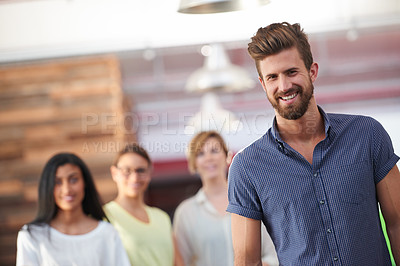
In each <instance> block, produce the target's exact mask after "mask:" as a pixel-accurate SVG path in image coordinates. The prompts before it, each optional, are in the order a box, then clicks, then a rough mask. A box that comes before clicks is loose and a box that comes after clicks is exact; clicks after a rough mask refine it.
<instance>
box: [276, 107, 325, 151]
mask: <svg viewBox="0 0 400 266" xmlns="http://www.w3.org/2000/svg"><path fill="white" fill-rule="evenodd" d="M276 123H277V125H276V126H277V130H278V132H279V135H280V137H281V138H282V140H283V141H285V142H287V143H290V142H313V140H315V139H318V140H320V139H321V138H322V139H323V138H324V137H325V127H324V120H323V117H322V115H321V113H320V112H319V110H318V107H317V105H314V106H310V107H309V108H308V110H307V111H306V113H305V114H304V115H303V116H302V117H300V118H299V119H296V120H288V119H285V118H283V117H281V116H279V115H278V114H277V115H276ZM318 142H319V141H318Z"/></svg>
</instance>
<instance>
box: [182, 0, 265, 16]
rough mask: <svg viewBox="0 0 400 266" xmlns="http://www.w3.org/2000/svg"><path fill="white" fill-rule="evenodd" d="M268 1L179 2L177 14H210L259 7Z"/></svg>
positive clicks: (195, 0)
mask: <svg viewBox="0 0 400 266" xmlns="http://www.w3.org/2000/svg"><path fill="white" fill-rule="evenodd" d="M268 3H269V0H181V2H180V5H179V9H178V12H180V13H186V14H210V13H221V12H230V11H238V10H244V9H248V8H252V7H259V6H262V5H266V4H268Z"/></svg>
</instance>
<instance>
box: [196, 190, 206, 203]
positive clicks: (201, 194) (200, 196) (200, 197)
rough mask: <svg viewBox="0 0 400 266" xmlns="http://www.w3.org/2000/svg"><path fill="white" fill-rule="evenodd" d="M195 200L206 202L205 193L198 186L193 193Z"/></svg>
mask: <svg viewBox="0 0 400 266" xmlns="http://www.w3.org/2000/svg"><path fill="white" fill-rule="evenodd" d="M195 199H196V202H197V203H199V204H203V203H205V202H207V197H206V194H205V193H204V191H203V188H200V189H199V191H197V193H196V195H195Z"/></svg>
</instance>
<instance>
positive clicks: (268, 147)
mask: <svg viewBox="0 0 400 266" xmlns="http://www.w3.org/2000/svg"><path fill="white" fill-rule="evenodd" d="M275 146H276V145H274V140H273V138H272V137H271V135H270V130H268V132H267V133H266V134H264V135H262V136H261V137H259V138H258V139H256V140H254V141H253V142H251V143H250V144H249V145H247V146H246V147H244V148H242V149H241V150H239V151H238V152H237V153H236V154H235V156H234V161H235V160H254V159H257V158H258V159H259V158H267V157H268V156H267V155H268V154H269V153H272V152H273V151H274V150H275V148H276V147H275Z"/></svg>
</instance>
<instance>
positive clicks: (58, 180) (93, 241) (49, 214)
mask: <svg viewBox="0 0 400 266" xmlns="http://www.w3.org/2000/svg"><path fill="white" fill-rule="evenodd" d="M106 219H107V218H106V215H105V213H104V211H103V209H102V205H101V202H100V197H99V195H98V192H97V190H96V187H95V184H94V181H93V178H92V175H91V173H90V171H89V169H88V167H87V166H86V164H85V163H84V162H83V161H82V160H81V159H80V158H79V157H78V156H76V155H75V154H72V153H59V154H56V155H54V156H53V157H52V158H51V159H50V160H49V161H48V162H47V164H46V165H45V167H44V169H43V172H42V175H41V178H40V182H39V204H38V212H37V215H36V218H35V219H34V220H33V221H32V222H30V223H28V224H26V225H24V226H23V228H22V229H21V230H20V231H19V233H18V239H17V263H16V265H17V266H20V265H21V266H22V265H29V266H30V265H41V266H46V265H93V266H96V265H126V266H128V265H130V263H129V260H128V257H127V255H126V252H125V250H124V248H123V246H122V242H121V239H120V238H119V235H118V232H117V231H116V230H115V229H114V228H113V226H112V225H111V224H110V223H108V222H106V221H103V220H106Z"/></svg>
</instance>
